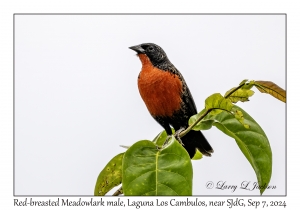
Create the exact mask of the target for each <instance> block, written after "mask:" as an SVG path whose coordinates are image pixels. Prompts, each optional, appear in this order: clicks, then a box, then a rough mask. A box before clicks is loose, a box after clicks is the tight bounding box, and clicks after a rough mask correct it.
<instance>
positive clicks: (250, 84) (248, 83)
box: [242, 80, 255, 90]
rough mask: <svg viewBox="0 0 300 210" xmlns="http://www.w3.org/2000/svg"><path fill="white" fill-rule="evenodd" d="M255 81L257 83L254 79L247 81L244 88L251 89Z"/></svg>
mask: <svg viewBox="0 0 300 210" xmlns="http://www.w3.org/2000/svg"><path fill="white" fill-rule="evenodd" d="M254 83H255V81H254V80H251V81H246V82H245V84H244V85H243V87H242V89H246V90H250V89H251V88H252V87H253V85H254Z"/></svg>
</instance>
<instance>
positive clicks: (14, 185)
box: [13, 13, 287, 197]
mask: <svg viewBox="0 0 300 210" xmlns="http://www.w3.org/2000/svg"><path fill="white" fill-rule="evenodd" d="M16 15H285V89H286V92H287V13H14V14H13V196H14V197H94V195H16V193H15V187H16V184H15V16H16ZM107 196H111V197H112V195H107ZM192 196H193V197H260V196H261V195H192ZM286 196H287V103H286V104H285V195H264V197H286ZM166 197H167V196H166Z"/></svg>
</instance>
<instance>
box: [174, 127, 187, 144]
mask: <svg viewBox="0 0 300 210" xmlns="http://www.w3.org/2000/svg"><path fill="white" fill-rule="evenodd" d="M184 130H185V128H180V129H179V130H177V131H176V132H175V134H174V136H175V138H176V139H177V141H178V142H179V143H180V144H181V145H182V146H184V144H183V143H182V141H181V138H180V136H179V135H180V133H181V132H182V131H184Z"/></svg>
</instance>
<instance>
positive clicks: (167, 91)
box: [129, 43, 213, 158]
mask: <svg viewBox="0 0 300 210" xmlns="http://www.w3.org/2000/svg"><path fill="white" fill-rule="evenodd" d="M129 48H130V49H132V50H134V51H135V52H137V55H138V57H139V58H140V60H141V62H142V69H141V72H140V74H139V76H138V88H139V92H140V95H141V97H142V99H143V100H144V102H145V104H146V106H147V108H148V110H149V112H150V114H151V115H152V117H153V118H154V119H155V120H156V121H157V122H158V123H159V124H160V125H161V126H162V127H163V128H164V129H165V130H166V132H167V134H168V135H172V130H171V127H170V125H171V126H172V127H173V128H174V129H175V130H176V131H178V130H180V129H185V128H187V127H188V120H189V118H190V117H191V116H192V115H195V114H197V109H196V105H195V102H194V100H193V97H192V94H191V92H190V90H189V88H188V86H187V84H186V82H185V81H184V78H183V76H182V75H181V73H180V72H179V71H178V70H177V69H176V67H175V66H174V65H173V64H172V63H171V62H170V61H169V59H168V57H167V55H166V53H165V52H164V50H163V49H162V48H161V47H160V46H158V45H156V44H153V43H144V44H140V45H136V46H132V47H129ZM181 141H182V143H183V146H184V148H185V149H186V150H187V152H188V153H189V155H190V157H191V158H192V157H193V156H194V155H195V152H196V148H198V149H199V150H200V152H201V153H202V154H203V155H206V156H211V153H213V149H212V147H211V146H210V144H209V143H208V141H207V140H206V138H205V137H204V135H203V134H202V133H201V131H194V130H191V131H190V132H189V133H187V134H186V135H185V136H183V137H182V138H181Z"/></svg>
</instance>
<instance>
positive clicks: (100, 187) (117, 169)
mask: <svg viewBox="0 0 300 210" xmlns="http://www.w3.org/2000/svg"><path fill="white" fill-rule="evenodd" d="M123 155H124V153H120V154H118V155H116V156H115V157H114V158H113V159H111V160H110V161H109V162H108V164H107V165H106V166H105V167H104V169H103V170H102V171H101V172H100V174H99V176H98V179H97V182H96V186H95V190H94V195H96V196H97V195H98V196H101V195H105V194H106V193H107V192H108V191H110V190H111V189H112V188H114V187H115V186H118V185H119V184H121V182H122V160H123Z"/></svg>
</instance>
